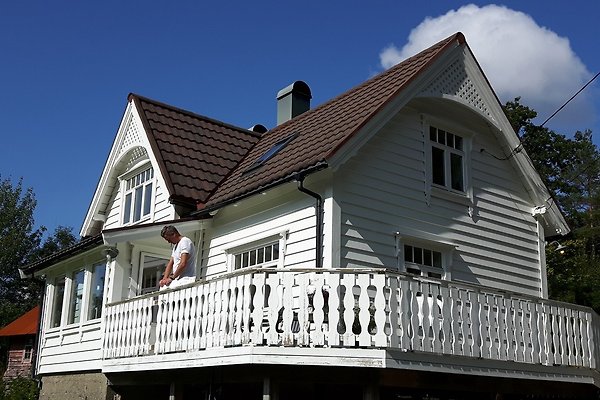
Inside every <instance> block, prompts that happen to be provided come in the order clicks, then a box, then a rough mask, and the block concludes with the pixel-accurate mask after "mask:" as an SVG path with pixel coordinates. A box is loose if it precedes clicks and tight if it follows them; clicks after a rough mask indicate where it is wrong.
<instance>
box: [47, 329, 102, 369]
mask: <svg viewBox="0 0 600 400" xmlns="http://www.w3.org/2000/svg"><path fill="white" fill-rule="evenodd" d="M100 328H101V325H100V320H98V321H94V322H93V323H84V324H83V325H81V326H72V327H66V328H64V329H62V330H56V329H54V330H50V331H48V332H46V333H45V334H44V337H43V341H42V343H41V347H40V363H39V372H40V373H53V372H68V371H84V370H90V369H100V368H101V358H102V353H101V348H102V332H101V330H100Z"/></svg>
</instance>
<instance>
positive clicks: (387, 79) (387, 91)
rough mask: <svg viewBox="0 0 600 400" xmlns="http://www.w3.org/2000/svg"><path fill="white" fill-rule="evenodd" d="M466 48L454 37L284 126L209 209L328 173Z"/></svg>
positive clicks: (274, 131)
mask: <svg viewBox="0 0 600 400" xmlns="http://www.w3.org/2000/svg"><path fill="white" fill-rule="evenodd" d="M457 42H458V43H459V44H463V43H465V39H464V36H463V35H462V34H461V33H457V34H455V35H452V36H450V37H448V38H446V39H444V40H442V41H440V42H439V43H437V44H435V45H433V46H431V47H429V48H428V49H426V50H424V51H422V52H420V53H419V54H417V55H415V56H413V57H410V58H408V59H407V60H405V61H403V62H402V63H400V64H398V65H396V66H394V67H392V68H390V69H389V70H387V71H385V72H383V73H381V74H379V75H377V76H375V77H373V78H371V79H369V80H368V81H366V82H364V83H362V84H361V85H359V86H357V87H355V88H353V89H351V90H349V91H348V92H346V93H344V94H342V95H340V96H338V97H336V98H334V99H332V100H330V101H328V102H326V103H324V104H322V105H321V106H319V107H317V108H314V109H312V110H310V111H307V112H305V113H304V114H301V115H299V116H298V117H296V118H293V119H291V120H289V121H287V122H286V123H283V124H281V125H279V126H277V127H275V128H273V129H272V130H270V131H268V132H267V133H265V134H263V137H262V138H261V140H260V141H259V142H258V143H257V144H256V146H254V147H253V148H252V149H251V150H250V153H249V154H248V156H247V157H246V158H244V159H243V160H242V162H241V163H240V164H239V165H238V166H237V168H236V169H235V170H234V171H233V172H232V174H231V175H230V176H229V177H228V178H227V179H226V180H225V181H224V182H223V184H221V185H219V187H218V189H217V190H216V192H215V193H214V195H212V196H211V197H210V200H209V201H208V203H207V208H212V207H216V206H218V205H220V204H225V203H227V202H230V201H233V200H235V199H237V198H239V197H240V196H245V195H248V194H251V193H254V192H256V191H260V190H264V189H265V188H267V187H270V186H272V185H274V184H276V183H278V182H282V181H286V180H290V179H292V178H293V177H294V175H295V174H298V173H303V172H306V171H308V170H310V169H319V168H324V167H325V166H326V165H327V164H326V163H327V160H328V158H330V157H332V156H333V155H334V154H335V152H336V151H337V150H338V149H340V148H341V147H342V146H343V145H344V144H345V143H346V142H347V141H348V140H349V139H350V138H351V137H352V136H353V135H354V134H355V133H356V132H358V131H359V130H360V129H361V128H362V127H363V126H364V125H365V124H366V123H367V122H368V121H369V120H370V118H371V117H373V116H374V115H375V114H377V112H378V111H380V110H381V109H382V108H383V107H384V106H385V105H386V104H387V103H388V102H389V101H390V100H391V99H392V98H394V97H395V96H396V95H397V94H398V93H400V92H401V91H402V89H403V88H405V87H406V86H407V84H408V83H410V82H411V81H412V80H413V79H414V78H415V77H416V76H417V75H419V73H420V72H421V71H423V70H424V69H425V68H426V67H427V66H429V65H430V64H431V62H432V61H433V60H434V59H436V57H437V56H438V55H439V54H441V53H443V52H444V50H446V49H447V48H449V47H453V46H455V45H456V44H457ZM292 134H297V137H296V138H295V139H294V140H292V141H291V142H290V143H289V144H288V145H287V146H286V147H285V148H284V149H283V150H281V151H280V152H279V153H277V154H276V155H275V156H274V157H272V158H271V159H269V160H268V161H267V162H266V163H265V164H264V165H263V166H262V167H260V168H257V169H255V170H253V171H252V172H250V173H244V171H245V170H246V169H247V168H248V167H249V166H250V165H252V163H254V161H255V160H256V159H258V158H259V157H261V155H263V154H264V153H265V152H266V151H267V150H269V149H270V148H271V146H273V144H275V143H277V142H279V141H280V140H282V139H284V138H286V137H288V136H289V135H292Z"/></svg>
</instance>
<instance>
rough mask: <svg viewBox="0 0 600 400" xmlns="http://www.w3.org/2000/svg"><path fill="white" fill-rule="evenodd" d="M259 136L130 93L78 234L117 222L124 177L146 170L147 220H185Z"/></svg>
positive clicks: (119, 214) (118, 222) (121, 200)
mask: <svg viewBox="0 0 600 400" xmlns="http://www.w3.org/2000/svg"><path fill="white" fill-rule="evenodd" d="M259 137H260V136H259V134H257V133H255V132H251V131H248V130H246V129H242V128H237V127H234V126H231V125H227V124H224V123H222V122H219V121H215V120H212V119H209V118H206V117H202V116H200V115H197V114H193V113H190V112H188V111H184V110H181V109H178V108H175V107H172V106H169V105H166V104H163V103H160V102H157V101H154V100H151V99H148V98H145V97H142V96H138V95H134V94H131V95H129V102H128V104H127V108H126V110H125V114H124V117H123V119H122V121H121V124H120V127H119V130H118V132H117V136H116V138H115V141H114V142H113V146H112V149H111V152H110V154H109V157H108V160H107V162H106V164H105V167H104V170H103V173H102V176H101V178H100V182H99V184H98V187H97V189H96V192H95V194H94V198H93V200H92V203H91V205H90V208H89V209H88V213H87V215H86V218H85V221H84V224H83V228H82V231H81V235H82V236H89V235H94V234H97V233H98V232H100V230H102V229H105V228H116V227H118V226H119V225H121V224H122V221H121V210H120V204H121V203H122V202H123V196H122V193H120V192H119V189H120V181H121V179H127V178H129V176H128V175H124V174H128V173H129V174H131V173H133V174H135V171H137V170H139V169H140V168H141V169H144V168H149V167H152V169H153V171H152V173H153V174H154V176H156V187H155V188H154V192H153V198H152V202H153V205H152V215H151V216H150V219H149V220H148V222H154V221H157V220H165V219H175V218H176V217H178V216H179V217H181V216H185V214H187V213H189V212H190V211H193V210H195V209H196V207H197V206H198V205H202V204H203V203H204V202H205V201H206V200H207V199H208V197H209V196H210V195H211V194H212V192H213V191H214V190H215V188H216V187H217V186H218V185H219V184H220V183H221V181H222V180H223V179H224V178H225V177H226V176H227V175H228V174H229V173H230V171H231V169H233V168H234V167H235V166H236V165H237V164H238V163H239V161H240V160H241V159H242V158H243V157H244V156H245V155H246V153H247V152H248V150H249V149H250V148H251V147H252V146H253V145H254V144H255V143H256V142H257V141H258V139H259Z"/></svg>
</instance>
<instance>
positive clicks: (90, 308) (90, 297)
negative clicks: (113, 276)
mask: <svg viewBox="0 0 600 400" xmlns="http://www.w3.org/2000/svg"><path fill="white" fill-rule="evenodd" d="M97 267H103V268H104V277H103V278H102V289H101V291H100V313H99V315H97V316H95V317H93V318H92V312H93V310H94V304H95V303H94V301H93V296H94V286H93V285H94V283H95V279H94V278H95V277H96V273H95V272H96V268H97ZM106 270H107V268H106V262H97V263H94V264H92V266H91V267H90V285H89V286H90V289H89V294H88V306H87V318H86V321H93V320H95V319H99V318H102V310H103V308H104V289H105V285H106Z"/></svg>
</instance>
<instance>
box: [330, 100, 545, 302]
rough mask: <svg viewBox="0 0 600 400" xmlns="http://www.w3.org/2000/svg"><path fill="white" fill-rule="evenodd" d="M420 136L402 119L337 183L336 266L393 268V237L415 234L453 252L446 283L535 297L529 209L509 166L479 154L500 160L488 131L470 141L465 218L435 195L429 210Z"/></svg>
mask: <svg viewBox="0 0 600 400" xmlns="http://www.w3.org/2000/svg"><path fill="white" fill-rule="evenodd" d="M421 130H422V128H421V122H420V116H419V114H417V113H416V112H411V111H404V112H403V113H401V114H399V115H397V116H396V117H394V118H393V119H392V120H391V121H390V122H389V123H388V124H387V125H386V126H385V127H384V128H383V129H382V131H381V132H379V133H378V134H377V135H376V136H375V137H374V138H373V139H372V140H371V141H370V142H369V143H367V144H366V145H365V146H364V147H363V148H361V150H360V152H359V153H358V154H357V156H355V157H354V158H353V159H351V160H350V161H348V163H347V164H346V165H345V166H344V167H343V168H342V171H340V173H338V175H337V176H336V179H335V196H336V200H338V202H339V204H340V207H341V213H342V221H341V223H342V226H341V255H342V266H347V267H361V266H369V267H372V266H376V267H395V266H396V263H397V260H396V257H395V239H394V232H396V231H400V232H406V231H409V232H419V233H422V234H423V235H424V236H427V237H435V238H439V240H440V241H445V242H451V243H454V244H455V245H456V251H455V252H454V259H453V263H452V264H453V265H452V279H455V280H464V281H468V282H474V283H480V284H483V285H488V286H492V287H495V288H499V289H505V290H515V291H519V292H522V293H527V294H531V295H539V294H540V265H539V255H538V247H537V226H536V221H535V219H534V218H533V217H532V216H531V208H532V207H533V206H534V205H533V204H531V202H530V200H529V198H528V195H527V193H526V191H525V188H524V187H522V186H521V185H520V184H519V179H518V177H517V175H516V171H514V169H513V168H512V166H511V164H510V162H509V161H500V160H497V159H495V158H493V157H491V156H489V154H486V153H482V152H480V151H479V150H480V149H481V148H486V149H488V150H489V151H493V149H498V150H497V152H498V153H500V150H499V145H498V143H497V142H496V140H495V138H494V137H493V136H492V134H491V133H489V129H487V128H484V126H483V125H482V129H481V130H480V131H478V132H477V135H476V136H475V137H474V138H473V147H472V149H473V150H472V151H471V154H470V157H471V174H472V175H471V177H472V178H471V184H472V185H473V195H474V202H473V205H474V207H473V208H472V210H471V214H470V213H469V207H468V205H467V204H465V203H464V202H463V203H460V202H455V201H451V200H449V199H447V198H441V197H436V196H435V194H433V195H432V196H431V199H430V201H429V204H428V198H427V191H426V185H425V178H426V177H425V175H426V170H425V144H424V139H423V133H422V131H421ZM457 133H458V132H457ZM406 236H407V237H408V236H409V235H406Z"/></svg>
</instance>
